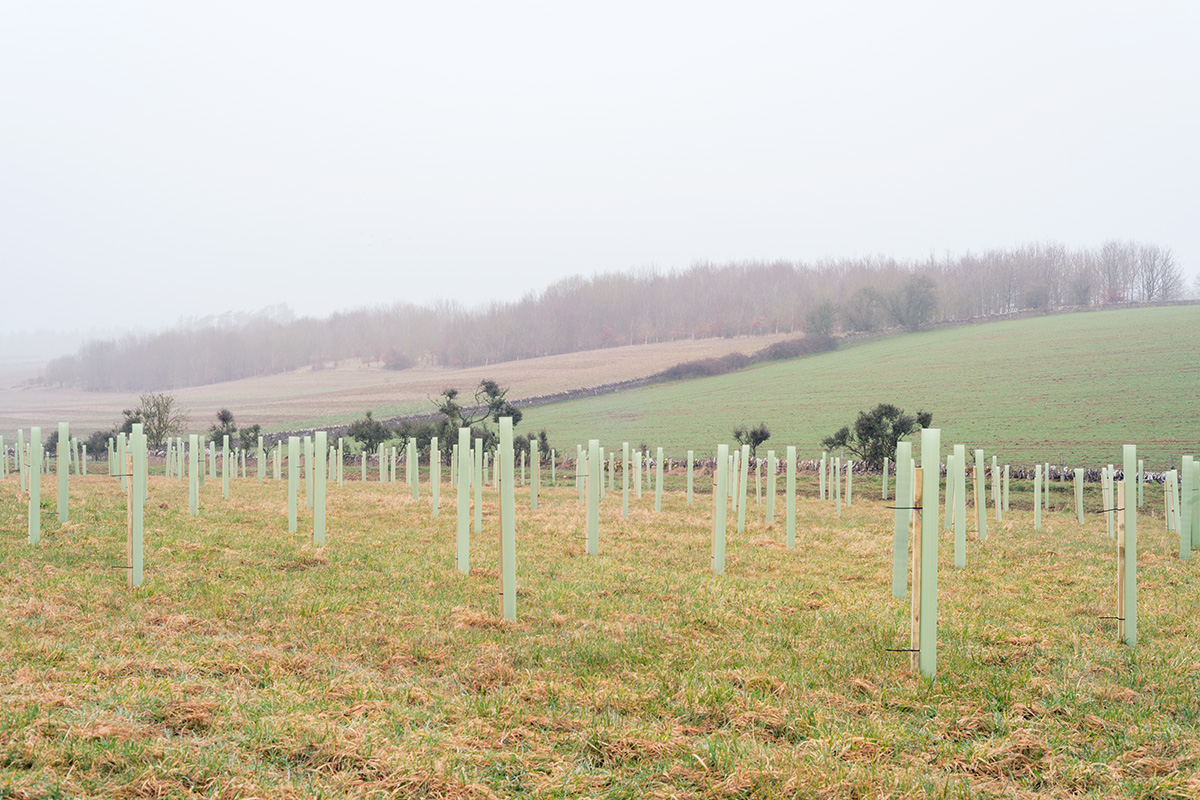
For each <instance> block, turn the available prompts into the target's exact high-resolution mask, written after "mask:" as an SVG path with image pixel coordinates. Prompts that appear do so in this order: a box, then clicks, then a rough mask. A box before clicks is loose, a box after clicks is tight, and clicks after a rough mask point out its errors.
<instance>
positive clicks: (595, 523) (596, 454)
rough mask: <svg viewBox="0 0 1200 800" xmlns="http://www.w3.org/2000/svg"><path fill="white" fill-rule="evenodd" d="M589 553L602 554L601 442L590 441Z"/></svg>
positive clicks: (588, 494) (588, 478) (588, 488)
mask: <svg viewBox="0 0 1200 800" xmlns="http://www.w3.org/2000/svg"><path fill="white" fill-rule="evenodd" d="M587 553H588V555H589V556H595V555H599V554H600V440H599V439H589V440H588V474H587Z"/></svg>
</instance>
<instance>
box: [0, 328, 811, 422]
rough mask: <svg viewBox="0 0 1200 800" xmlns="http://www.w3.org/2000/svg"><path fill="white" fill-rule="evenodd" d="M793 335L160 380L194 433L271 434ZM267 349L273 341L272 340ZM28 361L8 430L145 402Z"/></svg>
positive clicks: (514, 393)
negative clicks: (482, 387)
mask: <svg viewBox="0 0 1200 800" xmlns="http://www.w3.org/2000/svg"><path fill="white" fill-rule="evenodd" d="M786 338H788V336H787V335H782V334H781V335H770V336H742V337H737V338H732V339H687V340H681V341H675V342H658V343H653V344H643V345H628V346H625V347H612V348H607V349H604V350H587V351H583V352H579V353H568V354H565V355H557V356H544V357H542V358H530V359H524V360H521V361H507V362H504V363H501V364H491V365H487V366H479V367H466V368H462V369H452V368H448V367H428V366H418V367H414V368H412V369H405V370H389V369H385V368H384V367H383V366H382V364H381V363H380V362H378V361H375V362H371V363H366V362H363V361H356V360H348V361H342V362H338V363H336V364H333V363H330V364H323V365H321V368H319V369H318V368H314V367H305V368H303V369H298V370H295V371H293V372H285V373H282V374H279V375H263V376H259V377H254V378H244V379H242V380H237V381H228V382H225V383H214V384H209V385H207V386H191V387H187V388H181V389H172V388H170V387H162V391H165V392H168V393H170V394H172V395H174V396H175V397H176V398H177V399H178V401H179V405H180V407H181V408H183V409H184V410H185V411H187V412H188V415H189V418H190V424H189V425H188V426H187V430H188V431H189V432H198V431H206V430H208V428H209V427H210V426H211V425H212V423H213V422H214V420H215V417H214V415H215V414H216V412H217V410H218V409H221V408H228V409H230V410H231V411H233V413H234V416H235V418H236V420H237V423H238V425H239V426H248V425H254V424H259V425H262V426H263V428H264V429H265V430H267V431H268V432H274V431H281V430H297V429H301V428H314V427H328V426H331V425H338V424H344V423H347V422H351V421H353V420H355V419H358V418H361V417H362V416H363V414H364V413H365V412H366V411H373V412H374V415H375V417H376V418H377V419H382V418H384V417H389V416H396V415H401V414H428V413H431V412H434V411H436V407H435V405H434V403H433V402H431V398H436V397H437V396H438V395H439V394H441V392H442V390H443V389H444V388H446V387H447V386H451V387H455V388H457V389H459V390H461V391H462V392H463V394H464V396H466V397H470V396H471V394H472V392H473V390H474V388H475V387H477V386H478V385H479V382H480V381H481V380H484V379H490V380H495V381H498V382H499V383H500V385H501V386H504V387H507V388H508V389H509V399H510V400H516V399H520V398H524V397H534V396H540V395H547V394H554V393H557V392H563V391H570V390H573V389H580V388H586V387H590V386H599V385H602V384H607V383H616V382H620V381H625V380H631V379H633V378H642V377H646V376H648V375H652V374H654V373H656V372H659V371H661V370H664V369H667V368H668V367H672V366H674V365H675V364H678V363H679V362H681V361H690V360H694V359H703V358H718V357H720V356H724V355H728V354H729V353H738V352H746V353H749V352H753V351H755V350H758V349H760V348H762V347H766V346H767V345H769V344H771V343H773V342H777V341H780V340H782V339H786ZM264 346H265V345H264ZM34 377H36V375H35V374H33V373H32V372H31V371H30V370H29V369H27V368H12V367H10V368H7V369H6V368H3V367H0V431H4V432H5V433H6V435H7V436H10V437H11V436H12V434H13V432H15V431H16V429H17V428H26V429H28V428H29V427H31V426H33V425H42V426H45V425H48V424H50V423H55V422H64V421H65V422H69V423H70V425H71V432H72V435H76V436H83V437H85V438H86V436H87V435H88V434H89V433H91V432H92V431H93V430H111V429H112V428H113V426H114V425H116V424H118V423H119V422H121V420H122V419H123V417H122V415H121V411H122V409H126V408H135V407H136V406H137V405H138V393H137V392H88V391H83V390H82V389H74V388H62V387H41V386H36V385H30V384H29V383H28V381H29V380H30V379H31V378H34Z"/></svg>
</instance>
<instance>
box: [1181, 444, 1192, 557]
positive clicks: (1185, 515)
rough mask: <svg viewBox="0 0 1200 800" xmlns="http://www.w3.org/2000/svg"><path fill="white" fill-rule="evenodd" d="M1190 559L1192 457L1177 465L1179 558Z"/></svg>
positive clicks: (1182, 460) (1185, 458) (1185, 457)
mask: <svg viewBox="0 0 1200 800" xmlns="http://www.w3.org/2000/svg"><path fill="white" fill-rule="evenodd" d="M1191 557H1192V457H1191V456H1184V457H1183V458H1182V459H1181V460H1180V463H1179V558H1180V560H1182V561H1187V560H1188V559H1189V558H1191Z"/></svg>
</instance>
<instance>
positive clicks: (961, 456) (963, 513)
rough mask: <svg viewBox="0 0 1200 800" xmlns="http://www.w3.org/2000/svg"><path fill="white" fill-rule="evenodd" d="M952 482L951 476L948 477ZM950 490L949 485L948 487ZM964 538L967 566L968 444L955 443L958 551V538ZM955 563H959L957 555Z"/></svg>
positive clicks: (956, 536)
mask: <svg viewBox="0 0 1200 800" xmlns="http://www.w3.org/2000/svg"><path fill="white" fill-rule="evenodd" d="M946 481H947V483H949V482H950V478H949V476H947V478H946ZM946 491H947V492H949V491H950V490H949V487H947V489H946ZM959 539H962V554H963V558H962V566H961V567H960V569H965V568H966V566H967V446H966V445H962V444H956V445H954V542H955V553H956V554H957V552H958V540H959ZM955 564H956V565H957V564H958V559H957V557H956V558H955Z"/></svg>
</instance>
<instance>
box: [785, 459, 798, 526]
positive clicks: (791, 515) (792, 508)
mask: <svg viewBox="0 0 1200 800" xmlns="http://www.w3.org/2000/svg"><path fill="white" fill-rule="evenodd" d="M786 458H787V487H786V488H787V500H786V503H785V512H786V513H787V523H786V528H785V530H786V536H787V546H788V547H795V546H796V447H795V445H788V447H787V452H786Z"/></svg>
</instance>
